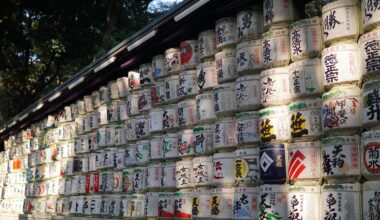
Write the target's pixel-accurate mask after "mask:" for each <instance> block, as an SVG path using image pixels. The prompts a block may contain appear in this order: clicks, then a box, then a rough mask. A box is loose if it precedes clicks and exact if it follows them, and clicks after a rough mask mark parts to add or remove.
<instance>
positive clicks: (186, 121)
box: [178, 99, 196, 128]
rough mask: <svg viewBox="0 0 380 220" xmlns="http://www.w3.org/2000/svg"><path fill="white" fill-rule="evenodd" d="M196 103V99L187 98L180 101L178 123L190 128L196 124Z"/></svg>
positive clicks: (180, 125) (182, 126)
mask: <svg viewBox="0 0 380 220" xmlns="http://www.w3.org/2000/svg"><path fill="white" fill-rule="evenodd" d="M195 113H196V103H195V100H194V99H185V100H184V101H181V102H178V125H179V127H181V128H188V127H191V126H193V125H195V124H196V118H195Z"/></svg>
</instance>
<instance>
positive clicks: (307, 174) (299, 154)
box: [288, 141, 321, 184]
mask: <svg viewBox="0 0 380 220" xmlns="http://www.w3.org/2000/svg"><path fill="white" fill-rule="evenodd" d="M320 167H321V142H320V141H309V142H295V143H291V144H289V149H288V177H289V180H290V181H292V182H295V183H298V182H300V183H301V184H302V183H309V182H310V183H318V182H319V181H320V178H321V168H320Z"/></svg>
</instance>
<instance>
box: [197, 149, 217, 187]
mask: <svg viewBox="0 0 380 220" xmlns="http://www.w3.org/2000/svg"><path fill="white" fill-rule="evenodd" d="M192 172H193V175H192V176H193V183H194V186H208V185H211V184H212V180H213V163H212V156H203V157H195V158H194V159H193V170H192Z"/></svg>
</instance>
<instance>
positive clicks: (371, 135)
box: [361, 130, 380, 141]
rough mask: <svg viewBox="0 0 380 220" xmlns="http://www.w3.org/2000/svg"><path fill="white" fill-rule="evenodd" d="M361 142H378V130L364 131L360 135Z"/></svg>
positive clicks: (379, 131) (379, 136)
mask: <svg viewBox="0 0 380 220" xmlns="http://www.w3.org/2000/svg"><path fill="white" fill-rule="evenodd" d="M361 137H362V141H364V140H366V139H376V140H380V130H373V131H365V132H363V133H362V135H361Z"/></svg>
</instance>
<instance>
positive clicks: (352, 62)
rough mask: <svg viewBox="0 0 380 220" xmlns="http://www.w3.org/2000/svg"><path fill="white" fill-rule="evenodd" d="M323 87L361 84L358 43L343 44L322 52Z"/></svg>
mask: <svg viewBox="0 0 380 220" xmlns="http://www.w3.org/2000/svg"><path fill="white" fill-rule="evenodd" d="M322 68H323V69H322V71H323V77H324V81H323V86H325V87H326V88H329V87H331V86H333V85H337V84H342V83H352V82H359V81H361V78H362V72H361V70H360V59H359V47H358V45H357V43H342V44H338V45H335V46H331V47H327V48H325V49H324V50H323V51H322Z"/></svg>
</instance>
